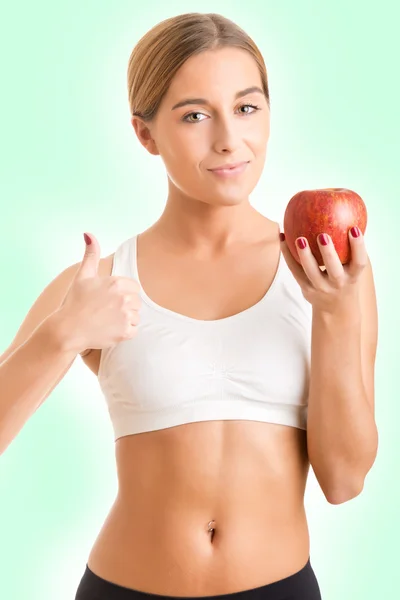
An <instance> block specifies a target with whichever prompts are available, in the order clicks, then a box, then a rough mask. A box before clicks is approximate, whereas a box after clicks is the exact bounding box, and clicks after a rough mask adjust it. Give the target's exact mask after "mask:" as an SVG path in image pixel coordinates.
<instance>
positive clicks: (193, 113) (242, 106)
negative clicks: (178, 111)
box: [182, 104, 260, 123]
mask: <svg viewBox="0 0 400 600" xmlns="http://www.w3.org/2000/svg"><path fill="white" fill-rule="evenodd" d="M245 106H250V108H254V109H255V111H257V110H260V107H259V106H257V105H255V104H241V105H240V106H239V109H240V108H244V107H245ZM202 114H203V113H201V112H199V111H196V112H191V113H189V114H188V115H185V116H184V117H183V118H182V121H185V122H186V123H200V122H201V121H189V120H188V119H189V117H191V116H192V115H202ZM242 114H244V115H251V114H252V113H249V112H246V113H242Z"/></svg>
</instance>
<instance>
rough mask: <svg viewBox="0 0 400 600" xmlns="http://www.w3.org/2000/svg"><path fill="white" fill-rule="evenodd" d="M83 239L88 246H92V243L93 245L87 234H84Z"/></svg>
mask: <svg viewBox="0 0 400 600" xmlns="http://www.w3.org/2000/svg"><path fill="white" fill-rule="evenodd" d="M83 237H84V238H85V242H86V244H88V245H89V244H91V243H92V240H91V239H90V237H89V236H88V235H87V233H84V234H83Z"/></svg>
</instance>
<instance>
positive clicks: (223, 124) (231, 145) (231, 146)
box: [214, 116, 243, 154]
mask: <svg viewBox="0 0 400 600" xmlns="http://www.w3.org/2000/svg"><path fill="white" fill-rule="evenodd" d="M242 131H243V130H242V127H241V124H240V123H239V122H238V120H237V118H236V119H235V117H234V116H231V117H220V118H219V119H218V120H216V121H215V130H214V150H215V151H216V152H218V153H219V152H229V153H231V154H235V153H236V150H237V148H238V146H239V144H240V140H241V136H242Z"/></svg>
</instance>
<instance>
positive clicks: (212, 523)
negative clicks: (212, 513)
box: [207, 519, 215, 542]
mask: <svg viewBox="0 0 400 600" xmlns="http://www.w3.org/2000/svg"><path fill="white" fill-rule="evenodd" d="M207 533H209V534H210V541H211V542H212V541H213V539H214V535H215V520H214V519H213V520H212V521H209V522H208V524H207Z"/></svg>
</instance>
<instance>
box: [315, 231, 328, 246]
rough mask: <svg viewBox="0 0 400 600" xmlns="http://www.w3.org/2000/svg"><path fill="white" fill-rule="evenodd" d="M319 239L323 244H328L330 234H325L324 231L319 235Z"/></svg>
mask: <svg viewBox="0 0 400 600" xmlns="http://www.w3.org/2000/svg"><path fill="white" fill-rule="evenodd" d="M318 239H319V241H320V243H321V244H322V245H323V246H327V245H328V242H329V239H328V236H327V235H325V234H324V233H320V234H319V236H318Z"/></svg>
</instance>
